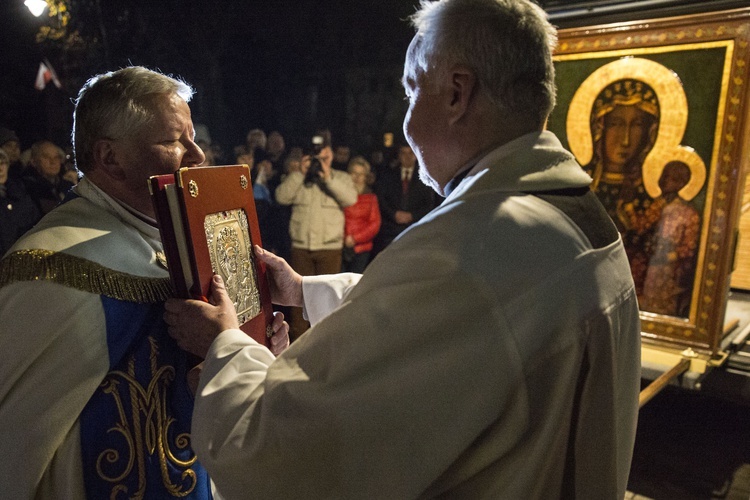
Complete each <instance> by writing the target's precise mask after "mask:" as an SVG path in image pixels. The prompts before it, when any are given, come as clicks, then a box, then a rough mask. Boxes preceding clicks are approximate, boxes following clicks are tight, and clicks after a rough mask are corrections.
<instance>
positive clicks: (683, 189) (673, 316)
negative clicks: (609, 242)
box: [548, 9, 750, 353]
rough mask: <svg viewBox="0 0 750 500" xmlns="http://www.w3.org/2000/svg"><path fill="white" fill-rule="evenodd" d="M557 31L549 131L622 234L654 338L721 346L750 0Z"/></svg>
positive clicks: (743, 145)
mask: <svg viewBox="0 0 750 500" xmlns="http://www.w3.org/2000/svg"><path fill="white" fill-rule="evenodd" d="M559 37H560V40H559V44H558V49H557V52H556V54H555V56H554V60H555V69H556V75H557V76H556V78H557V86H558V102H557V107H556V108H555V110H554V111H553V113H552V115H551V116H550V119H549V122H548V128H549V129H550V130H551V131H552V132H554V133H555V134H557V136H558V137H559V138H560V140H561V141H562V142H563V144H564V145H565V146H566V147H567V148H568V149H570V151H572V152H573V154H574V155H575V156H576V158H577V160H578V162H579V163H580V164H581V165H582V166H583V167H584V169H585V170H586V171H587V172H588V173H589V175H590V176H591V177H592V179H593V183H592V189H593V190H594V192H596V194H597V195H598V196H599V199H600V200H601V201H602V203H603V205H604V207H605V208H606V209H607V212H608V213H609V215H610V216H611V217H612V220H613V221H614V222H615V225H616V226H617V228H618V230H619V231H620V234H621V235H622V240H623V243H624V245H625V249H626V251H627V254H628V259H629V260H630V267H631V272H632V274H633V281H634V282H635V285H636V291H637V293H638V301H639V304H640V309H641V322H642V330H643V338H644V340H645V341H647V342H652V343H655V344H665V345H677V346H682V347H691V348H694V349H697V350H700V351H704V352H710V353H715V352H716V351H717V349H718V347H719V344H720V341H721V337H722V334H723V330H724V328H723V323H724V314H725V311H726V303H727V295H728V292H729V286H730V279H731V272H732V262H733V258H734V251H735V246H736V242H737V237H736V234H737V231H736V228H737V225H738V220H739V214H740V202H741V198H742V193H743V189H742V186H743V182H744V179H745V171H746V169H747V168H748V164H750V162H748V159H747V156H748V146H749V143H748V139H749V138H750V123H748V118H749V116H748V115H749V114H750V109H748V89H749V82H748V78H749V77H750V75H749V74H748V66H749V65H750V47H748V42H749V41H750V9H737V10H733V11H724V12H715V13H707V14H698V15H691V16H681V17H675V18H665V19H656V20H649V21H639V22H631V23H618V24H613V25H601V26H593V27H587V28H575V29H566V30H560V32H559Z"/></svg>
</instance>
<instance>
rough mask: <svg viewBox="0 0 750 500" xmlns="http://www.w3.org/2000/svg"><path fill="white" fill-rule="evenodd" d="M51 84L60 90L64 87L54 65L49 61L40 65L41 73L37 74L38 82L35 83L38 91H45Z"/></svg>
mask: <svg viewBox="0 0 750 500" xmlns="http://www.w3.org/2000/svg"><path fill="white" fill-rule="evenodd" d="M49 82H52V83H54V84H55V87H57V88H58V89H59V88H60V87H62V84H61V83H60V80H59V79H58V78H57V74H56V73H55V70H54V69H52V65H51V64H50V63H49V61H48V60H46V59H45V60H44V61H42V62H40V63H39V71H37V73H36V81H35V82H34V88H35V89H37V90H44V88H45V87H46V86H47V84H48V83H49Z"/></svg>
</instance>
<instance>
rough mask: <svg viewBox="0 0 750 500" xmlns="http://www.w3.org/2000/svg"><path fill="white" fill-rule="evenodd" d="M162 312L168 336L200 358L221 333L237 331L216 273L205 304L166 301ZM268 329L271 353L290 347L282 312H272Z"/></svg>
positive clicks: (198, 301) (230, 304)
mask: <svg viewBox="0 0 750 500" xmlns="http://www.w3.org/2000/svg"><path fill="white" fill-rule="evenodd" d="M164 309H165V312H164V321H165V322H166V323H167V325H168V332H169V335H170V336H171V337H172V338H173V339H175V340H176V341H177V345H179V346H180V348H182V349H183V350H185V351H187V352H189V353H191V354H195V355H196V356H200V357H201V358H205V357H206V354H207V353H208V349H209V347H211V343H212V342H213V341H214V339H215V338H216V337H217V336H218V335H219V334H220V333H221V332H223V331H224V330H229V329H230V328H239V322H238V321H237V312H236V311H235V308H234V304H233V303H232V300H231V299H230V298H229V295H228V294H227V290H226V288H225V287H224V281H223V280H222V279H221V276H219V275H218V274H217V275H214V277H213V281H212V283H211V297H210V299H209V301H208V302H202V301H200V300H183V299H169V300H167V302H166V303H165V304H164ZM271 328H272V329H273V336H272V337H271V352H273V354H274V355H276V356H278V355H279V354H281V353H282V352H283V351H284V349H286V348H287V347H289V324H288V323H287V322H286V321H284V315H283V314H282V313H280V312H275V313H274V317H273V322H272V323H271Z"/></svg>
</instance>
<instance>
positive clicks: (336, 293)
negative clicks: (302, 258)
mask: <svg viewBox="0 0 750 500" xmlns="http://www.w3.org/2000/svg"><path fill="white" fill-rule="evenodd" d="M361 278H362V275H361V274H355V273H340V274H323V275H319V276H304V277H302V298H303V300H304V305H303V306H302V314H303V316H304V318H305V319H306V320H308V321H309V322H310V325H311V326H312V325H315V324H317V323H318V322H320V320H321V319H323V318H325V317H326V316H328V315H329V314H331V312H333V311H334V310H335V309H336V308H338V307H339V306H340V305H341V304H342V303H343V302H344V300H345V299H346V296H347V295H349V292H351V290H352V289H353V288H354V287H355V286H356V285H357V283H359V280H360V279H361Z"/></svg>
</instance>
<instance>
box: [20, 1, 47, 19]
mask: <svg viewBox="0 0 750 500" xmlns="http://www.w3.org/2000/svg"><path fill="white" fill-rule="evenodd" d="M23 4H24V5H25V6H26V7H28V8H29V10H30V11H31V13H32V14H34V16H36V17H39V16H41V15H42V13H43V12H44V9H46V8H47V2H45V1H44V0H26V1H25V2H24V3H23Z"/></svg>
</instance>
